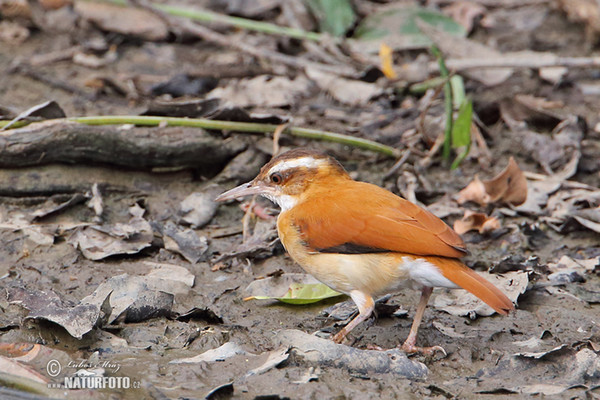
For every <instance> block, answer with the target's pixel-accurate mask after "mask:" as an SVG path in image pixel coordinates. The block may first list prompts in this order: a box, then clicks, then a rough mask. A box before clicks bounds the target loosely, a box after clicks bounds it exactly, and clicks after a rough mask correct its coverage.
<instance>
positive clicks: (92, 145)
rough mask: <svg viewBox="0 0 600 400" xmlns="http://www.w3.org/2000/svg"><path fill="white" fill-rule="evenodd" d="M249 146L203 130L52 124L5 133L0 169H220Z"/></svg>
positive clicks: (0, 146)
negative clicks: (57, 166) (51, 166)
mask: <svg viewBox="0 0 600 400" xmlns="http://www.w3.org/2000/svg"><path fill="white" fill-rule="evenodd" d="M245 147H246V143H245V141H244V140H241V139H239V140H223V138H222V137H221V136H220V135H213V134H209V133H208V132H206V131H204V130H201V129H198V128H186V127H155V128H148V127H133V126H131V127H128V128H124V126H123V125H103V126H88V125H83V124H78V123H75V122H70V121H65V120H49V121H45V122H41V123H36V124H31V125H28V126H26V127H23V128H19V129H13V130H7V131H3V132H0V167H2V168H7V167H10V168H12V167H26V166H32V165H39V164H48V163H56V162H59V163H67V164H75V163H83V164H86V163H88V164H89V163H92V164H96V163H100V164H110V165H117V166H122V167H128V168H137V169H151V168H172V167H182V168H186V167H191V168H207V167H212V166H214V165H220V164H223V163H225V162H226V161H228V160H229V159H231V158H232V157H233V156H235V155H236V154H238V153H240V152H241V151H242V150H244V148H245Z"/></svg>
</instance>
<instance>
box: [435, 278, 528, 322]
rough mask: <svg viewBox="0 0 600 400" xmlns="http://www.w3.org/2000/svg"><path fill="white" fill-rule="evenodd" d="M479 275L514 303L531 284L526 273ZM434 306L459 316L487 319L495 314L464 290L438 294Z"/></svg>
mask: <svg viewBox="0 0 600 400" xmlns="http://www.w3.org/2000/svg"><path fill="white" fill-rule="evenodd" d="M477 273H478V274H480V275H481V276H483V277H484V278H485V279H487V280H488V281H490V282H491V283H492V284H493V285H494V286H496V287H497V288H499V289H500V290H502V292H504V294H506V296H507V297H508V298H509V299H510V300H511V301H512V302H513V303H516V302H517V299H518V298H519V296H520V295H521V294H522V293H524V292H525V289H527V284H528V283H529V273H528V272H526V271H514V272H507V273H505V274H502V275H497V274H490V273H487V272H480V271H477ZM433 306H434V307H435V308H437V309H440V310H443V311H446V312H447V313H449V314H452V315H458V316H466V315H469V316H474V315H475V314H477V315H482V316H485V317H487V316H490V315H493V314H494V313H495V311H494V310H493V309H492V308H491V307H490V306H488V305H487V304H485V303H484V302H483V301H481V300H479V299H478V298H477V297H476V296H475V295H473V294H471V293H469V292H467V291H466V290H463V289H453V290H448V291H446V292H444V293H440V294H438V295H437V296H436V297H435V299H434V301H433Z"/></svg>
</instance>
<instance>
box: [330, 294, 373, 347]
mask: <svg viewBox="0 0 600 400" xmlns="http://www.w3.org/2000/svg"><path fill="white" fill-rule="evenodd" d="M350 297H351V298H352V300H353V301H354V303H356V305H357V306H358V315H357V316H356V317H354V319H353V320H352V321H350V323H349V324H348V325H346V326H345V327H343V328H342V330H341V331H339V332H338V333H336V334H335V336H334V337H333V341H334V342H336V343H342V341H343V340H344V338H345V337H346V335H347V334H348V333H350V331H351V330H352V329H354V328H355V327H356V326H357V325H358V324H360V323H361V322H363V321H364V320H366V319H367V318H369V317H370V316H371V313H373V310H374V309H375V302H374V301H373V298H372V297H371V296H369V295H368V294H365V293H363V292H359V291H358V290H353V291H352V292H350Z"/></svg>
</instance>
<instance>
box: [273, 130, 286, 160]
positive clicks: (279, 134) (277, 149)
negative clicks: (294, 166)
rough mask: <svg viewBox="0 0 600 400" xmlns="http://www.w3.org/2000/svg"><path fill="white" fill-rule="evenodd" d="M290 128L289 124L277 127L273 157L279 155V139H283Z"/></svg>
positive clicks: (274, 136)
mask: <svg viewBox="0 0 600 400" xmlns="http://www.w3.org/2000/svg"><path fill="white" fill-rule="evenodd" d="M288 126H289V124H281V125H279V126H277V128H276V129H275V131H273V157H275V156H276V155H278V154H279V150H280V147H279V138H280V137H281V134H282V133H283V131H285V130H286V129H287V128H288Z"/></svg>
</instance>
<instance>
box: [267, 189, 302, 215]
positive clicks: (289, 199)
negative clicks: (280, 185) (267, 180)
mask: <svg viewBox="0 0 600 400" xmlns="http://www.w3.org/2000/svg"><path fill="white" fill-rule="evenodd" d="M263 196H265V197H266V198H267V199H269V200H271V201H272V202H273V203H275V204H277V205H278V206H279V207H280V208H281V212H284V211H288V210H291V209H292V208H293V207H294V206H295V205H296V204H298V201H297V200H296V199H295V198H294V197H293V196H290V195H288V194H280V195H277V196H273V195H271V194H266V193H264V194H263Z"/></svg>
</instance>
